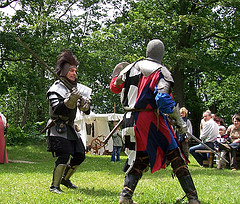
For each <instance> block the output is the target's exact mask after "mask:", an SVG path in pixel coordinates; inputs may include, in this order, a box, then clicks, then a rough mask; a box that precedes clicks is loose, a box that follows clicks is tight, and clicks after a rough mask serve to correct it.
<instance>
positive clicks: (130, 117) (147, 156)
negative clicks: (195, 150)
mask: <svg viewBox="0 0 240 204" xmlns="http://www.w3.org/2000/svg"><path fill="white" fill-rule="evenodd" d="M163 55H164V44H163V43H162V41H160V40H159V39H154V40H151V41H150V42H149V43H148V45H147V51H146V58H145V59H141V60H138V61H136V62H134V63H132V64H128V63H125V62H124V63H120V64H118V65H117V66H116V67H115V69H114V71H113V77H112V80H111V83H110V89H111V91H112V92H113V93H121V103H122V105H123V107H124V109H125V110H126V113H125V115H124V119H123V124H122V135H123V141H124V143H125V147H126V150H125V151H126V153H127V154H128V159H127V161H126V163H125V166H124V171H125V174H126V175H125V180H124V187H123V190H122V192H121V194H120V200H119V203H122V204H123V203H124V204H126V203H135V202H134V201H133V200H132V196H133V193H134V190H135V188H136V186H137V183H138V181H139V180H140V179H141V177H142V175H143V173H144V172H145V171H146V170H147V169H148V167H149V164H150V168H151V172H152V173H153V172H155V171H158V170H160V169H162V168H163V169H164V168H165V167H166V161H167V160H168V161H170V162H171V166H172V169H173V173H174V174H175V175H176V177H177V178H178V180H179V182H180V185H181V187H182V189H183V191H184V192H185V193H186V197H187V198H188V200H189V203H191V204H194V203H200V202H199V200H198V196H197V191H196V188H195V186H194V183H193V180H192V177H191V175H190V172H189V170H188V167H187V165H186V159H185V157H184V155H183V153H182V152H181V150H180V148H179V143H178V141H177V138H176V135H175V133H174V131H173V129H172V127H171V124H170V123H169V120H168V118H167V116H168V117H169V118H171V120H172V121H174V122H175V125H176V126H177V127H178V131H179V132H181V133H185V132H186V130H187V127H186V125H185V123H184V122H183V120H182V118H181V117H180V113H179V110H178V106H177V105H176V103H175V102H174V100H173V97H172V93H171V88H172V86H173V84H174V80H173V78H172V75H171V73H170V72H169V70H168V69H167V68H166V67H165V66H163V65H162V59H163Z"/></svg>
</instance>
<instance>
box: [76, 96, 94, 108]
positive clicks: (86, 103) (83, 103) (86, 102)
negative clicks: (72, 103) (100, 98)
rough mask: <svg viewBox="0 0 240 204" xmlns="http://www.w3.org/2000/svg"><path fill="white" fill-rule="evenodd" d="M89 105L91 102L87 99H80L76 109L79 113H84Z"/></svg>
mask: <svg viewBox="0 0 240 204" xmlns="http://www.w3.org/2000/svg"><path fill="white" fill-rule="evenodd" d="M90 105H91V100H90V99H89V98H87V97H82V98H81V100H79V103H78V108H79V110H80V111H83V112H86V111H88V110H89V108H90Z"/></svg>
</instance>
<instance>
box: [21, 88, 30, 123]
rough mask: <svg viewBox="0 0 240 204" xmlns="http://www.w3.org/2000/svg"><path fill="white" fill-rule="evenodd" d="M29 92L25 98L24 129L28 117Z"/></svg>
mask: <svg viewBox="0 0 240 204" xmlns="http://www.w3.org/2000/svg"><path fill="white" fill-rule="evenodd" d="M28 95H29V90H27V96H26V98H25V105H24V111H23V118H22V124H21V127H23V126H24V125H25V124H26V121H27V115H28V108H29V98H28Z"/></svg>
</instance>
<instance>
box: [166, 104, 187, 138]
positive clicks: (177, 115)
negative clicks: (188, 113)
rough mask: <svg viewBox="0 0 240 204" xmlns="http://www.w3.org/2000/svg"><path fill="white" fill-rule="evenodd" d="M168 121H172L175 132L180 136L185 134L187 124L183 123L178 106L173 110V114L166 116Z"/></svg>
mask: <svg viewBox="0 0 240 204" xmlns="http://www.w3.org/2000/svg"><path fill="white" fill-rule="evenodd" d="M168 115H169V117H170V119H171V120H173V121H174V125H175V126H176V128H177V131H178V132H179V133H180V134H181V135H182V134H184V133H186V132H187V124H186V123H185V122H184V121H183V119H182V117H181V116H180V112H179V105H178V104H177V106H175V107H174V108H173V113H170V114H168Z"/></svg>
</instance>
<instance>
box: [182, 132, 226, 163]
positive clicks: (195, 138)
mask: <svg viewBox="0 0 240 204" xmlns="http://www.w3.org/2000/svg"><path fill="white" fill-rule="evenodd" d="M186 134H187V135H188V136H189V137H191V138H193V139H194V140H195V141H196V142H198V143H199V144H201V145H203V146H204V147H206V148H207V149H208V150H210V151H211V152H212V153H214V154H216V155H218V156H219V157H220V158H221V159H223V160H224V161H225V162H227V163H229V161H228V160H226V159H225V158H224V157H222V156H221V155H220V154H219V153H218V152H216V151H215V150H213V149H212V148H211V147H209V146H207V145H206V144H205V143H203V142H202V141H201V140H199V139H198V138H197V137H195V136H194V135H192V134H191V133H189V132H186Z"/></svg>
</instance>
